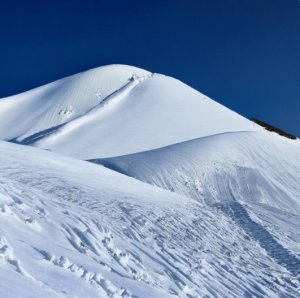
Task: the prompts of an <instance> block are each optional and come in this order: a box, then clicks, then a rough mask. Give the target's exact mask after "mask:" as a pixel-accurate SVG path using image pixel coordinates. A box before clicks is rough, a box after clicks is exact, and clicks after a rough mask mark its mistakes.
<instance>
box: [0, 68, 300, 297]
mask: <svg viewBox="0 0 300 298" xmlns="http://www.w3.org/2000/svg"><path fill="white" fill-rule="evenodd" d="M0 139H2V140H4V141H0V169H1V170H0V277H1V278H0V297H5V298H6V297H14V298H15V297H20V298H24V297H25V298H27V297H28V298H29V297H30V298H32V297H39V298H40V297H51V298H52V297H77V298H82V297H84V298H88V297H91V298H94V297H110V298H165V297H182V298H212V297H218V298H221V297H226V298H227V297H236V298H241V297H246V298H250V297H260V298H266V297H272V298H273V297H274V298H275V297H278V298H279V297H280V298H285V297H294V298H296V297H300V245H299V243H300V229H299V227H300V183H299V181H300V141H299V140H298V139H297V140H289V139H286V138H284V137H281V136H279V135H277V134H275V133H270V132H267V131H265V130H263V129H262V128H261V127H259V126H258V125H254V124H253V123H252V122H250V121H248V120H247V119H245V118H243V117H242V116H240V115H238V114H236V113H234V112H232V111H230V110H228V109H227V108H225V107H223V106H222V105H220V104H218V103H216V102H214V101H212V100H211V99H209V98H208V97H206V96H204V95H202V94H201V93H199V92H197V91H196V90H194V89H192V88H190V87H189V86H187V85H185V84H183V83H181V82H179V81H178V80H175V79H173V78H170V77H166V76H164V75H158V74H152V73H150V72H148V71H145V70H141V69H138V68H134V67H130V66H124V65H112V66H107V67H100V68H97V69H93V70H90V71H87V72H84V73H81V74H77V75H74V76H71V77H69V78H65V79H62V80H59V81H56V82H54V83H51V84H48V85H46V86H43V87H40V88H37V89H34V90H31V91H28V92H25V93H22V94H20V95H15V96H12V97H9V98H5V99H0ZM7 141H10V142H7ZM14 143H20V144H14ZM22 144H23V145H22ZM25 144H26V145H30V146H25ZM35 147H39V148H35ZM43 149H48V150H43ZM53 151H56V152H53Z"/></svg>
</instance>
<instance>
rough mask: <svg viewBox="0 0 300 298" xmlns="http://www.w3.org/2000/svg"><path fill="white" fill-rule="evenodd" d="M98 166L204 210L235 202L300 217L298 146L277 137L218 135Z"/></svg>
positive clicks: (262, 134) (295, 143)
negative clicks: (183, 198) (192, 201)
mask: <svg viewBox="0 0 300 298" xmlns="http://www.w3.org/2000/svg"><path fill="white" fill-rule="evenodd" d="M94 161H95V162H97V163H102V164H103V165H105V166H106V167H108V168H111V169H113V170H115V171H118V172H120V173H123V174H125V175H128V176H131V177H134V178H136V179H139V180H141V181H143V182H147V183H149V184H153V185H156V186H159V187H161V188H164V189H168V190H171V191H173V192H176V193H179V194H181V195H184V196H187V197H190V198H193V199H195V200H197V201H200V202H202V203H204V204H213V203H215V202H222V201H228V200H230V201H236V200H237V201H240V202H244V203H250V202H255V203H262V204H266V205H269V206H273V207H276V208H278V209H280V210H286V211H289V212H292V213H297V214H300V183H299V181H300V142H299V140H296V141H295V140H289V139H286V138H283V137H281V136H278V135H277V134H275V133H270V132H266V131H265V132H240V133H230V134H220V135H215V136H210V137H206V138H201V139H197V140H192V141H189V142H184V143H180V144H176V145H173V146H169V147H165V148H162V149H157V150H153V151H148V152H142V153H138V154H133V155H126V156H121V157H116V158H108V159H99V160H94Z"/></svg>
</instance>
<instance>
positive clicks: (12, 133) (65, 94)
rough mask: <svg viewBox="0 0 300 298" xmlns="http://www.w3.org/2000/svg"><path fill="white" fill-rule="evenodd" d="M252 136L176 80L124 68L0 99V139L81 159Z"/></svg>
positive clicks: (235, 118) (243, 123) (239, 120)
mask: <svg viewBox="0 0 300 298" xmlns="http://www.w3.org/2000/svg"><path fill="white" fill-rule="evenodd" d="M257 129H259V127H258V126H254V125H253V123H252V122H250V121H248V120H247V119H245V118H243V117H242V116H240V115H238V114H236V113H235V112H233V111H231V110H229V109H227V108H225V107H224V106H222V105H220V104H218V103H217V102H215V101H213V100H211V99H210V98H208V97H206V96H205V95H203V94H201V93H199V92H198V91H196V90H194V89H193V88H191V87H189V86H187V85H185V84H183V83H182V82H180V81H178V80H176V79H173V78H171V77H167V76H164V75H158V74H151V73H149V72H147V71H145V70H141V69H138V68H134V67H131V66H124V65H111V66H106V67H100V68H97V69H93V70H90V71H87V72H84V73H81V74H77V75H74V76H72V77H69V78H65V79H62V80H59V81H57V82H54V83H51V84H49V85H46V86H43V87H40V88H37V89H34V90H32V91H29V92H26V93H23V94H20V95H16V96H13V97H9V98H4V99H0V139H3V140H14V141H16V142H20V143H24V144H31V145H34V146H37V147H40V148H44V149H51V150H54V151H57V152H60V153H64V154H66V155H70V156H74V157H77V158H80V159H93V158H104V157H112V156H120V155H125V154H131V153H137V152H141V151H147V150H152V149H156V148H161V147H164V146H168V145H171V144H175V143H180V142H183V141H187V140H191V139H195V138H199V137H204V136H209V135H214V134H218V133H224V132H233V131H253V130H257Z"/></svg>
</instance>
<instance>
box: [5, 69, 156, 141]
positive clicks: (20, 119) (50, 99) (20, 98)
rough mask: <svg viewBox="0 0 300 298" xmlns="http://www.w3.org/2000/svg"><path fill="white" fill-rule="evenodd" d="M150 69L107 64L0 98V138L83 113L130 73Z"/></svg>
mask: <svg viewBox="0 0 300 298" xmlns="http://www.w3.org/2000/svg"><path fill="white" fill-rule="evenodd" d="M149 74H150V72H148V71H146V70H143V69H140V68H136V67H133V66H127V65H108V66H102V67H98V68H94V69H91V70H88V71H85V72H82V73H78V74H76V75H73V76H70V77H66V78H64V79H61V80H58V81H55V82H53V83H50V84H47V85H44V86H42V87H38V88H35V89H33V90H30V91H27V92H24V93H21V94H18V95H14V96H11V97H7V98H2V99H0V119H1V120H0V124H1V125H0V138H1V139H3V140H12V139H15V140H18V141H19V142H21V141H22V140H24V139H25V138H27V137H29V136H32V135H34V134H36V133H38V132H41V131H44V130H47V129H49V128H52V127H56V126H58V125H61V124H64V123H66V122H69V121H71V120H73V119H76V118H78V117H79V116H82V115H84V114H85V113H87V112H88V111H90V110H91V109H93V108H94V107H95V106H97V105H98V104H99V103H100V102H101V101H102V100H103V98H105V97H107V96H108V95H110V94H112V93H113V92H115V91H116V90H118V89H120V88H121V87H122V86H124V85H125V84H127V82H128V79H129V78H131V77H132V76H133V75H138V76H145V75H149Z"/></svg>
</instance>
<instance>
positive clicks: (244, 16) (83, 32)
mask: <svg viewBox="0 0 300 298" xmlns="http://www.w3.org/2000/svg"><path fill="white" fill-rule="evenodd" d="M0 38H1V39H0V59H1V63H0V65H1V71H0V82H1V88H0V97H5V96H9V95H13V94H16V93H20V92H22V91H26V90H29V89H31V88H34V87H38V86H40V85H43V84H46V83H49V82H51V81H54V80H57V79H60V78H62V77H65V76H68V75H72V74H75V73H77V72H81V71H84V70H87V69H90V68H94V67H98V66H101V65H107V64H112V63H121V64H129V65H134V66H137V67H141V68H144V69H147V70H150V71H152V72H157V73H163V74H166V75H169V76H173V77H176V78H178V79H180V80H181V81H183V82H185V83H187V84H189V85H191V86H192V87H194V88H195V89H197V90H199V91H200V92H202V93H204V94H206V95H208V96H210V97H211V98H213V99H215V100H216V101H218V102H220V103H222V104H224V105H226V106H227V107H229V108H231V109H233V110H235V111H236V112H238V113H240V114H242V115H244V116H246V117H251V116H254V117H257V118H259V119H261V120H263V121H265V122H268V123H270V124H273V125H275V126H278V127H279V128H282V129H284V130H286V131H288V132H290V133H293V134H295V135H297V136H298V137H300V1H299V0H252V1H251V0H196V1H189V0H181V1H177V0H172V1H168V0H160V1H157V0H153V1H143V0H140V1H133V0H131V1H113V0H107V1H101V0H98V1H95V0H85V1H78V0H62V1H58V0H52V1H48V0H40V1H30V0H29V1H14V0H2V1H0ZM24 117H26V115H24Z"/></svg>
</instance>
